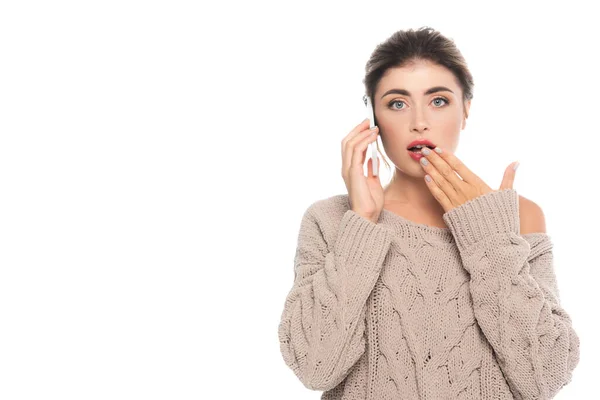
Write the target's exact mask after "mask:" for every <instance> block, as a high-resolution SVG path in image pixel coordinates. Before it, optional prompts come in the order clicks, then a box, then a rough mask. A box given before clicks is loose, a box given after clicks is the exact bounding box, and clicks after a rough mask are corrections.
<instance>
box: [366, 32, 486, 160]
mask: <svg viewBox="0 0 600 400" xmlns="http://www.w3.org/2000/svg"><path fill="white" fill-rule="evenodd" d="M420 60H426V61H431V62H433V63H436V64H439V65H441V66H443V67H446V68H448V69H449V70H450V72H452V73H453V74H454V76H455V77H456V79H457V80H458V82H459V85H460V87H461V88H462V91H463V110H464V103H465V102H466V101H468V100H471V99H472V98H473V85H474V83H473V76H472V75H471V72H470V71H469V69H468V67H467V62H466V61H465V59H464V57H463V56H462V54H461V52H460V51H459V50H458V48H457V47H456V45H455V43H454V40H452V39H450V38H446V37H444V36H443V35H442V34H441V33H440V32H438V31H436V30H435V29H433V28H430V27H427V26H424V27H421V28H419V29H418V30H416V31H415V30H413V29H409V30H406V31H404V30H400V31H397V32H395V33H394V34H392V36H390V37H389V38H388V39H387V40H386V41H384V42H383V43H380V44H379V45H377V47H376V48H375V50H374V51H373V53H371V57H370V58H369V61H367V65H366V66H365V77H364V79H363V84H364V85H365V92H366V94H365V96H369V97H371V99H372V100H373V101H375V100H374V94H375V90H376V89H377V85H378V84H379V81H380V80H381V77H382V76H383V75H384V74H385V72H386V71H387V70H388V69H390V68H401V67H404V66H406V65H410V64H411V63H413V62H416V61H420ZM373 106H374V104H373ZM374 122H375V124H377V117H375V118H374ZM377 150H378V151H379V153H381V151H380V150H379V142H377ZM382 158H383V161H384V162H385V164H386V165H387V167H388V169H389V168H390V165H389V163H388V162H387V161H386V159H385V157H383V155H382Z"/></svg>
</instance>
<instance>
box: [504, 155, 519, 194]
mask: <svg viewBox="0 0 600 400" xmlns="http://www.w3.org/2000/svg"><path fill="white" fill-rule="evenodd" d="M519 165H520V162H519V161H515V162H513V163H510V165H509V166H508V167H507V168H506V170H505V171H504V177H503V178H502V183H501V184H500V190H503V189H513V183H514V181H515V175H516V170H517V168H518V167H519Z"/></svg>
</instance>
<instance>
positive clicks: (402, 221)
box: [379, 208, 454, 243]
mask: <svg viewBox="0 0 600 400" xmlns="http://www.w3.org/2000/svg"><path fill="white" fill-rule="evenodd" d="M379 218H380V221H381V222H382V223H384V224H385V225H388V226H390V227H391V228H393V229H394V231H395V232H396V233H399V234H400V235H401V236H402V237H405V238H406V237H408V236H410V234H411V232H414V231H417V232H419V233H420V234H422V235H425V236H429V237H434V238H436V239H438V240H441V241H443V242H446V243H452V242H454V235H453V234H452V231H451V230H450V228H442V227H439V226H432V225H425V224H420V223H418V222H415V221H412V220H410V219H407V218H405V217H403V216H401V215H398V214H396V213H395V212H393V211H390V210H386V209H385V208H383V209H382V210H381V214H380V216H379Z"/></svg>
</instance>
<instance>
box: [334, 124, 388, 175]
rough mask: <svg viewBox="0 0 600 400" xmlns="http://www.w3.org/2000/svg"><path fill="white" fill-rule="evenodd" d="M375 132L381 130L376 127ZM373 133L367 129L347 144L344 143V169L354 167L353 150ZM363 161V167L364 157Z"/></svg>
mask: <svg viewBox="0 0 600 400" xmlns="http://www.w3.org/2000/svg"><path fill="white" fill-rule="evenodd" d="M374 130H375V132H377V131H378V130H379V128H378V127H375V128H374ZM372 132H373V130H370V129H365V130H363V131H361V132H360V133H358V134H356V135H355V136H354V137H352V138H351V139H350V140H348V141H347V142H342V143H343V147H342V160H343V165H344V166H345V167H344V168H347V169H349V168H350V167H351V166H352V158H353V153H354V151H353V149H354V147H355V146H356V143H359V142H360V141H361V140H363V139H364V138H366V137H368V136H369V135H370V134H371V133H372ZM362 160H363V161H362V162H361V165H363V164H364V157H363V158H362Z"/></svg>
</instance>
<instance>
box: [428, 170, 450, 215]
mask: <svg viewBox="0 0 600 400" xmlns="http://www.w3.org/2000/svg"><path fill="white" fill-rule="evenodd" d="M428 176H429V177H430V178H431V179H427V177H428ZM425 184H427V188H428V189H429V191H430V192H431V194H432V195H433V197H435V199H436V200H437V201H438V203H440V205H441V206H442V208H443V209H444V211H448V210H451V209H452V208H453V207H454V206H453V204H452V201H450V199H449V198H448V196H447V195H446V193H444V191H443V190H442V189H441V188H440V187H439V186H438V185H437V183H436V182H435V180H434V179H433V177H432V176H431V175H425Z"/></svg>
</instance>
